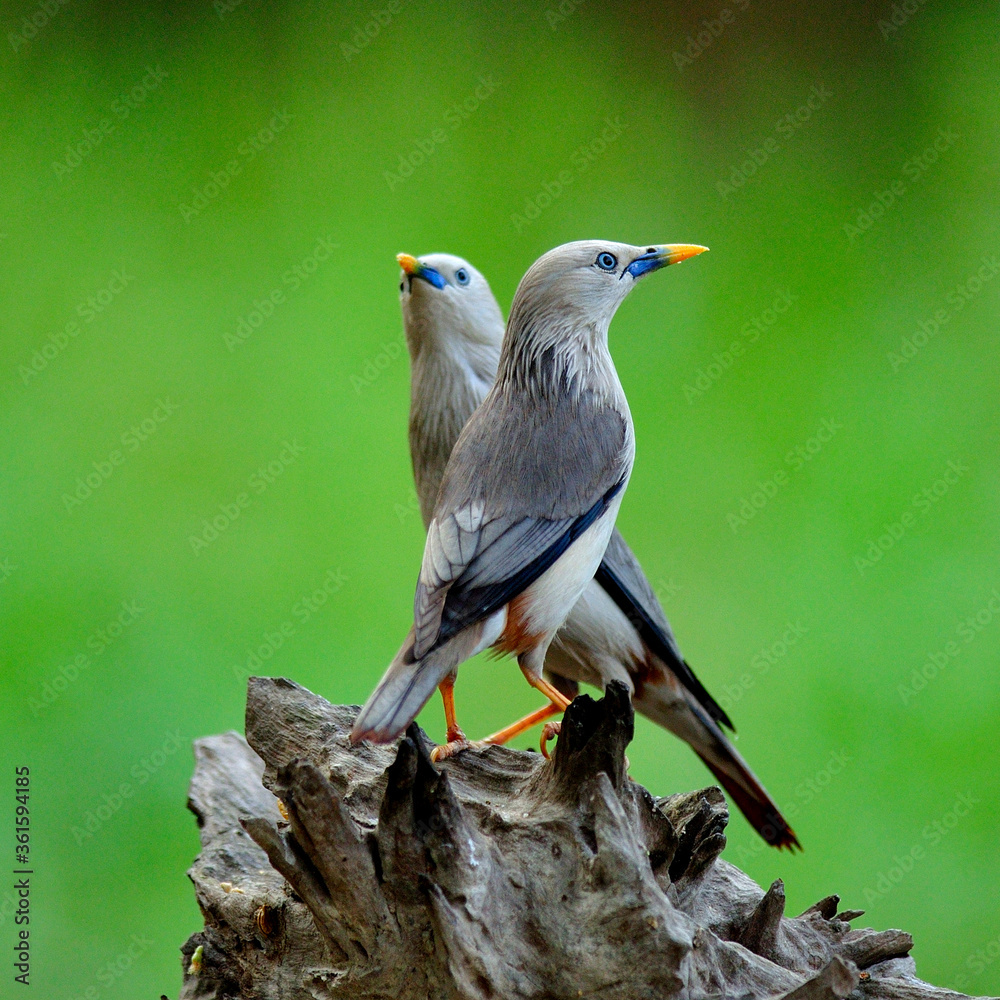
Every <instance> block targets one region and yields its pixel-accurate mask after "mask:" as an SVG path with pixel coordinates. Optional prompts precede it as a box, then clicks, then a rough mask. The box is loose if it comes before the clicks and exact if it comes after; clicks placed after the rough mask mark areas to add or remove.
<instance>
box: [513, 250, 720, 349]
mask: <svg viewBox="0 0 1000 1000" xmlns="http://www.w3.org/2000/svg"><path fill="white" fill-rule="evenodd" d="M707 249H708V247H702V246H695V245H693V244H688V243H670V244H663V245H658V246H631V245H630V244H628V243H612V242H610V241H607V240H580V241H579V242H576V243H564V244H563V245H562V246H559V247H556V248H555V249H554V250H550V251H549V252H548V253H546V254H543V255H542V256H541V257H539V258H538V260H536V261H535V263H534V264H532V265H531V267H530V268H528V271H527V273H526V274H525V275H524V277H523V278H522V279H521V283H520V284H519V285H518V287H517V292H516V294H515V295H514V302H513V305H512V306H511V314H510V325H511V327H512V328H514V329H521V330H531V329H534V330H538V329H540V328H555V329H559V328H563V329H566V328H576V329H581V328H585V327H587V328H593V329H594V330H597V331H601V332H603V333H606V332H607V328H608V326H609V325H610V323H611V320H612V318H613V317H614V315H615V312H616V311H617V309H618V307H619V306H620V305H621V303H622V302H623V301H624V299H625V296H626V295H628V293H629V292H630V291H631V290H632V289H633V288H634V287H635V284H636V282H637V281H639V279H640V278H643V277H644V276H645V275H647V274H651V273H652V272H653V271H658V270H659V269H660V268H663V267H667V266H668V265H670V264H677V263H679V262H680V261H682V260H687V259H688V258H689V257H694V256H695V255H696V254H700V253H704V251H705V250H707Z"/></svg>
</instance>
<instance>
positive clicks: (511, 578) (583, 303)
mask: <svg viewBox="0 0 1000 1000" xmlns="http://www.w3.org/2000/svg"><path fill="white" fill-rule="evenodd" d="M703 249H704V248H703V247H687V246H681V247H678V246H659V247H649V248H645V249H644V248H641V247H634V246H629V245H627V244H623V243H606V242H599V241H594V240H587V241H582V242H578V243H568V244H566V245H564V246H561V247H557V248H556V249H555V250H550V251H549V252H548V253H546V254H544V255H543V256H541V257H540V258H539V259H538V260H536V261H535V263H534V264H532V266H531V267H530V268H529V269H528V271H527V273H526V274H525V275H524V277H523V278H522V279H521V283H520V284H519V286H518V289H517V292H516V294H515V296H514V302H513V305H512V306H511V313H510V317H509V319H508V321H507V328H506V332H505V334H504V337H503V342H502V345H501V349H500V357H499V362H498V367H497V374H496V380H495V381H494V383H493V385H492V387H491V388H490V389H489V391H488V392H487V393H486V397H485V398H484V399H483V402H482V404H481V405H480V406H479V407H478V408H477V409H476V411H475V412H474V413H473V415H472V417H471V418H470V419H469V420H468V422H467V423H466V424H465V427H464V428H463V429H462V431H461V433H460V434H459V436H458V440H457V441H456V442H455V446H454V448H453V450H452V452H451V454H450V456H449V458H448V461H447V463H446V465H445V468H444V474H443V476H442V478H441V485H440V489H439V491H438V494H437V497H436V500H435V502H434V507H433V512H432V514H431V517H430V521H429V523H428V525H427V540H426V543H425V546H424V557H423V562H422V565H421V568H420V576H419V579H418V581H417V592H416V596H415V597H414V615H413V617H414V623H413V628H412V629H411V630H410V634H409V635H408V636H407V639H406V641H405V642H404V644H403V646H402V648H401V649H400V651H399V652H398V653H397V654H396V657H395V659H394V660H393V661H392V663H391V664H390V665H389V668H388V669H387V670H386V672H385V675H384V676H383V677H382V680H381V681H380V682H379V684H378V687H377V688H376V689H375V691H374V692H373V694H372V695H371V697H370V698H369V699H368V701H367V702H366V703H365V705H364V707H363V708H362V709H361V712H360V714H359V715H358V718H357V720H356V721H355V724H354V727H353V729H352V732H351V738H352V740H354V741H355V742H357V741H359V740H362V739H369V740H373V741H376V742H388V741H389V740H392V739H394V738H395V737H396V736H398V735H399V733H401V732H402V731H403V730H404V729H405V728H406V727H407V726H408V725H409V723H410V722H411V721H412V720H413V718H414V717H415V716H416V714H417V713H418V712H419V711H420V709H421V708H422V707H423V706H424V704H425V703H426V701H427V699H428V698H429V697H430V696H431V694H432V693H433V692H434V688H435V687H438V686H440V689H441V693H442V697H443V699H444V706H445V718H446V720H447V726H448V737H447V738H448V745H446V747H445V748H443V752H444V753H445V754H446V753H448V752H450V751H453V750H454V749H457V748H459V747H462V746H467V745H468V741H467V740H466V739H465V736H464V734H463V733H462V731H461V730H460V729H459V727H458V723H457V721H456V719H455V711H454V696H453V687H454V682H455V675H456V671H457V669H458V666H459V665H460V664H461V663H463V662H464V661H465V660H467V659H469V658H470V657H472V656H475V655H476V653H479V652H480V651H482V650H484V649H486V648H488V647H493V648H494V649H495V650H496V651H498V652H500V653H508V654H510V655H512V656H515V657H517V660H518V665H519V666H520V668H521V671H522V672H523V674H524V676H525V678H526V679H527V680H528V683H529V684H531V685H532V686H533V687H535V688H537V689H538V690H539V691H541V692H542V693H543V694H544V695H545V696H546V698H548V699H549V701H550V702H552V703H553V704H554V705H556V706H558V709H559V710H563V709H565V708H566V707H567V706H568V705H569V699H568V698H567V697H566V696H565V695H564V694H563V693H562V692H560V691H559V690H557V689H556V687H554V686H553V684H552V683H550V682H549V681H548V680H546V679H545V677H544V676H543V673H542V672H543V667H544V664H545V655H546V653H547V652H548V649H549V646H550V644H551V642H552V640H553V638H554V637H555V634H556V632H557V631H558V630H559V628H560V626H561V625H562V624H563V622H564V621H565V619H566V616H567V615H568V614H569V612H570V609H571V608H572V607H573V605H574V604H576V602H577V599H578V598H579V597H580V595H581V594H582V593H583V591H584V590H585V589H586V588H587V585H588V584H589V583H590V582H591V580H592V579H593V577H594V573H595V572H596V570H597V568H598V566H599V565H600V563H601V559H602V558H603V556H604V552H605V549H606V548H607V546H608V540H609V539H610V537H611V531H612V529H613V528H614V522H615V518H616V516H617V514H618V508H619V506H620V504H621V500H622V495H623V493H624V490H625V487H626V486H627V484H628V479H629V476H630V475H631V472H632V461H633V458H634V455H635V439H634V436H633V432H632V417H631V414H630V413H629V408H628V403H627V402H626V400H625V394H624V392H623V391H622V387H621V383H620V382H619V381H618V374H617V372H616V371H615V367H614V363H613V362H612V360H611V355H610V353H609V352H608V327H609V325H610V323H611V320H612V318H613V316H614V314H615V312H616V310H617V309H618V306H619V305H620V304H621V303H622V302H623V301H624V299H625V296H626V295H628V293H629V292H630V291H631V290H632V288H633V287H634V285H635V283H636V282H637V281H638V280H639V279H640V278H641V277H643V276H644V275H646V274H648V273H650V272H652V271H655V270H658V269H659V268H661V267H664V266H665V265H667V264H672V263H674V262H675V261H678V260H682V259H684V258H686V257H689V256H692V255H693V254H695V253H700V252H701V251H702V250H703ZM457 280H458V279H457V277H456V281H457Z"/></svg>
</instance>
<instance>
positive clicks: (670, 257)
mask: <svg viewBox="0 0 1000 1000" xmlns="http://www.w3.org/2000/svg"><path fill="white" fill-rule="evenodd" d="M707 249H708V247H700V246H698V245H697V244H696V243H667V244H666V245H665V246H661V247H651V248H650V249H649V250H648V251H647V252H646V253H644V254H643V255H642V256H641V257H636V259H635V260H634V261H632V263H631V264H629V266H628V267H626V268H625V271H628V273H629V274H631V275H632V277H633V278H641V277H642V276H643V275H644V274H649V272H650V271H658V270H659V269H660V268H661V267H667V265H669V264H679V263H680V262H681V261H682V260H687V259H688V257H695V256H697V255H698V254H700V253H704V252H705V251H706V250H707ZM625 271H623V272H622V275H624V274H625Z"/></svg>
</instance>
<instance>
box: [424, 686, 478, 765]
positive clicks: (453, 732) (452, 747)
mask: <svg viewBox="0 0 1000 1000" xmlns="http://www.w3.org/2000/svg"><path fill="white" fill-rule="evenodd" d="M438 690H439V691H440V692H441V700H442V701H443V702H444V721H445V726H446V727H447V732H446V735H445V739H446V740H447V742H446V743H443V744H441V746H437V747H435V748H434V749H433V750H432V751H431V760H433V761H439V760H444V759H445V758H446V757H451V756H452V755H453V754H456V753H458V751H459V750H464V749H465V747H467V746H469V745H470V744H469V740H468V738H467V737H466V735H465V733H463V732H462V729H461V727H460V726H459V724H458V719H456V718H455V675H454V674H452V675H451V676H450V677H446V678H445V679H444V680H443V681H441V683H440V684H439V685H438Z"/></svg>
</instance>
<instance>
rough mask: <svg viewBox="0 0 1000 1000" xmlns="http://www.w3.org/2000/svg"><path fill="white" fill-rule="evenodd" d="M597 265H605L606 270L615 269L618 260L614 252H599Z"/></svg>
mask: <svg viewBox="0 0 1000 1000" xmlns="http://www.w3.org/2000/svg"><path fill="white" fill-rule="evenodd" d="M597 266H598V267H603V268H604V270H605V271H613V270H614V269H615V268H616V267H617V266H618V261H617V260H616V259H615V255H614V254H613V253H607V252H605V253H599V254H598V255H597Z"/></svg>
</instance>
